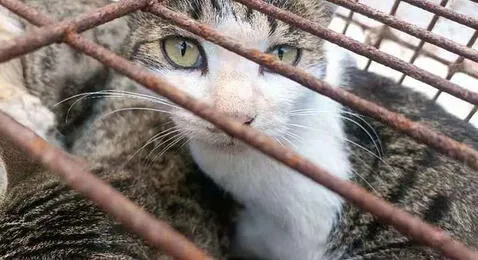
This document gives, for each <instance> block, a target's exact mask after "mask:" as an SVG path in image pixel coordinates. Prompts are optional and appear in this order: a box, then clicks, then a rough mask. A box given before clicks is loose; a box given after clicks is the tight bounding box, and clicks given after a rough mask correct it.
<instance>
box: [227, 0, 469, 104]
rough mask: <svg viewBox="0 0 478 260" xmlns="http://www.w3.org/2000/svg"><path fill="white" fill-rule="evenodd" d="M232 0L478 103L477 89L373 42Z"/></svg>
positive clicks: (251, 0) (252, 1)
mask: <svg viewBox="0 0 478 260" xmlns="http://www.w3.org/2000/svg"><path fill="white" fill-rule="evenodd" d="M235 1H236V2H240V3H242V4H244V5H246V6H248V7H251V8H252V9H255V10H258V11H260V12H262V13H265V14H267V15H271V16H274V17H275V18H277V19H279V20H281V21H284V22H286V23H289V24H291V25H294V26H297V27H298V28H300V29H302V30H304V31H307V32H309V33H312V34H314V35H316V36H318V37H321V38H323V39H326V40H328V41H330V42H332V43H335V44H337V45H340V46H341V47H344V48H346V49H349V50H351V51H353V52H355V53H357V54H359V55H362V56H365V57H369V58H373V59H374V61H377V62H380V63H382V64H384V65H385V66H388V67H390V68H392V69H395V70H398V71H400V72H403V73H406V74H407V75H409V76H411V77H413V78H415V79H417V80H420V81H423V82H425V83H427V84H429V85H431V86H434V87H435V88H437V89H440V90H442V91H444V92H447V93H449V94H451V95H453V96H455V97H457V98H460V99H462V100H466V101H468V102H470V103H472V104H474V105H478V93H476V92H473V91H469V90H467V89H464V88H462V87H460V86H458V85H457V84H454V83H452V82H450V81H448V80H445V79H443V78H441V77H439V76H437V75H434V74H432V73H430V72H428V71H425V70H423V69H421V68H419V67H417V66H415V65H413V64H409V63H407V62H405V61H402V60H401V59H398V58H396V57H394V56H392V55H389V54H386V53H384V52H381V51H379V50H377V49H376V48H374V47H372V46H366V45H363V44H362V43H360V42H358V41H356V40H353V39H350V38H348V37H346V36H344V35H343V34H341V33H337V32H334V31H332V30H330V29H327V28H324V27H322V26H321V25H320V24H317V23H314V22H311V21H309V20H307V19H304V18H303V17H300V16H298V15H295V14H292V13H291V12H288V11H285V10H282V9H280V8H277V7H275V6H273V5H271V4H267V3H265V2H263V1H260V0H235Z"/></svg>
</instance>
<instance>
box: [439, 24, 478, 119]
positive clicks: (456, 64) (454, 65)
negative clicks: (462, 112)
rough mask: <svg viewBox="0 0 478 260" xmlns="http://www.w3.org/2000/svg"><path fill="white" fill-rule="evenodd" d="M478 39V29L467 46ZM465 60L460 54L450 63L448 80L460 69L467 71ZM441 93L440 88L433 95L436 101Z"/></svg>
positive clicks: (470, 45)
mask: <svg viewBox="0 0 478 260" xmlns="http://www.w3.org/2000/svg"><path fill="white" fill-rule="evenodd" d="M477 39H478V30H476V31H475V33H473V35H472V36H471V38H470V40H469V41H468V43H467V44H466V46H468V47H470V48H471V47H472V46H473V45H474V44H475V42H476V40H477ZM464 61H465V58H463V56H459V57H458V58H457V59H456V60H455V62H453V63H451V64H449V65H448V73H447V75H446V79H447V80H451V78H453V75H455V73H457V72H458V71H466V68H465V66H464V63H463V62H464ZM460 65H461V66H460ZM467 74H468V75H471V73H470V72H469V73H467ZM474 75H477V76H478V72H477V73H475V74H474ZM441 93H442V91H440V90H438V91H437V93H436V94H435V96H434V97H433V101H435V102H436V101H437V100H438V98H439V97H440V95H441ZM475 106H476V105H475ZM472 116H473V115H472Z"/></svg>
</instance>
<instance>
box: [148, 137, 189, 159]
mask: <svg viewBox="0 0 478 260" xmlns="http://www.w3.org/2000/svg"><path fill="white" fill-rule="evenodd" d="M175 137H176V138H177V139H175V140H174V141H172V142H171V143H170V144H168V145H167V146H166V147H164V148H163V149H162V150H161V152H159V153H158V154H157V155H156V156H154V157H153V158H152V159H151V163H154V161H155V160H156V159H157V158H161V156H163V155H164V154H165V153H166V152H167V151H168V150H169V149H171V148H172V147H174V146H175V145H176V144H178V143H179V142H180V141H182V140H183V139H185V138H186V137H185V136H184V135H183V134H182V133H180V134H179V135H176V136H175Z"/></svg>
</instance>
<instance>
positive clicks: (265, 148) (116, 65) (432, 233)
mask: <svg viewBox="0 0 478 260" xmlns="http://www.w3.org/2000/svg"><path fill="white" fill-rule="evenodd" d="M156 8H162V10H167V11H168V12H171V13H174V12H172V11H170V10H169V9H167V8H166V7H164V6H159V5H155V6H153V7H152V10H157V11H159V10H161V9H156ZM165 18H166V17H165ZM189 29H191V28H189ZM203 29H204V28H203ZM66 40H67V41H68V42H70V43H71V44H72V45H74V47H75V48H77V49H78V50H81V51H82V52H84V53H86V54H88V55H90V56H92V57H95V58H96V59H98V60H99V61H101V62H102V63H104V64H106V65H108V66H110V67H112V68H113V69H115V70H117V71H118V72H120V73H123V74H124V75H126V76H128V77H130V78H132V79H134V80H136V81H137V82H138V83H140V84H142V85H144V86H146V87H148V88H150V89H151V90H154V91H156V92H157V93H159V94H160V95H162V96H164V97H166V98H168V99H169V100H171V101H173V102H174V103H176V104H178V105H180V106H182V107H184V108H186V109H188V110H190V111H191V112H193V113H194V114H196V115H198V116H200V117H202V118H204V119H206V120H208V121H209V122H211V123H213V124H214V125H216V126H217V127H218V128H220V129H222V130H224V131H225V132H226V133H228V134H230V135H232V136H235V137H237V138H239V139H240V140H243V141H245V142H246V143H248V144H249V145H251V146H253V147H255V148H256V149H258V150H259V151H261V152H263V153H265V154H267V155H269V156H271V157H272V158H274V159H276V160H278V161H280V162H282V163H284V164H285V165H287V166H289V167H291V168H294V169H296V170H298V171H299V172H301V173H303V174H304V175H306V176H307V177H309V178H311V179H313V180H315V181H317V182H318V183H320V184H322V185H323V186H325V187H327V188H329V189H331V190H332V191H334V192H336V193H338V194H339V195H341V196H342V197H343V198H345V199H347V200H348V201H350V202H351V203H353V204H355V205H357V206H358V207H360V208H362V209H364V210H366V211H369V212H371V213H373V214H374V216H375V217H376V218H377V219H378V220H380V221H382V222H384V223H386V224H388V223H393V224H392V225H393V226H394V227H395V228H397V230H399V231H400V232H403V233H405V234H408V235H410V236H411V237H412V238H414V239H416V240H417V241H422V242H423V243H425V244H426V245H429V246H434V247H437V248H438V249H440V250H442V251H443V253H444V254H445V255H447V256H448V257H450V258H454V259H466V258H471V257H478V252H474V251H472V250H471V249H468V248H466V247H465V246H464V245H463V244H462V243H460V242H458V241H455V240H453V239H452V238H451V237H450V236H449V235H447V234H445V233H444V232H443V231H441V230H439V229H437V228H435V227H433V226H432V225H429V224H427V223H425V222H423V221H422V220H420V219H419V218H416V217H413V216H412V215H410V214H409V213H407V212H406V211H404V210H402V209H399V208H396V207H394V206H392V205H391V204H389V203H387V202H386V201H384V200H381V199H379V198H377V197H375V196H374V195H373V194H371V193H369V192H368V191H366V190H365V189H363V188H362V187H360V186H358V185H356V184H354V183H352V182H350V181H345V180H342V179H340V178H338V177H336V176H334V175H332V174H330V173H328V172H327V171H325V170H323V169H322V168H320V167H319V166H317V165H315V164H313V163H312V162H310V161H308V160H307V159H306V158H304V157H302V156H301V155H299V154H298V153H296V152H294V151H293V150H290V149H289V148H286V147H283V146H281V145H279V144H278V143H277V142H275V141H274V140H273V139H271V138H270V137H268V136H266V135H264V134H263V133H261V132H260V131H257V130H255V129H253V128H250V127H247V126H244V125H243V124H242V123H241V122H237V121H235V120H232V119H230V118H228V117H226V116H224V115H222V114H221V113H219V112H216V111H215V110H214V109H213V108H212V107H210V106H208V105H207V104H205V103H203V102H201V101H198V100H196V99H194V98H192V97H190V96H189V95H187V94H186V93H184V92H182V91H180V90H178V89H177V88H175V87H174V86H172V85H169V84H167V83H165V82H163V81H161V80H160V79H159V78H158V77H157V75H155V74H154V73H150V72H147V71H145V70H144V69H143V68H140V67H139V66H137V65H135V64H133V63H132V62H130V61H127V60H125V59H122V58H120V57H119V56H117V55H115V54H114V53H112V52H109V51H108V50H106V49H104V48H101V46H99V45H95V44H93V43H92V42H90V41H88V40H86V39H84V38H81V37H80V36H78V35H77V34H70V35H69V36H68V37H67V38H66ZM261 55H262V54H261ZM266 56H268V58H269V60H270V61H272V64H280V63H278V62H277V61H276V60H275V59H271V57H270V56H269V55H266ZM271 68H272V67H271Z"/></svg>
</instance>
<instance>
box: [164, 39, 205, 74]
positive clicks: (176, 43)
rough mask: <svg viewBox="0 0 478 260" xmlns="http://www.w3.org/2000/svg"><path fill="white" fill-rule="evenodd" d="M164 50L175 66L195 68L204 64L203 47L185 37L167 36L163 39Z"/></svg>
mask: <svg viewBox="0 0 478 260" xmlns="http://www.w3.org/2000/svg"><path fill="white" fill-rule="evenodd" d="M163 51H164V54H165V56H166V57H167V58H168V60H169V61H170V62H171V63H172V64H173V65H175V66H178V67H180V68H184V69H194V68H199V67H201V66H202V62H203V57H202V53H201V47H200V46H199V45H198V44H196V43H194V41H192V40H188V39H185V38H179V37H177V38H176V37H175V38H167V39H165V40H163Z"/></svg>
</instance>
